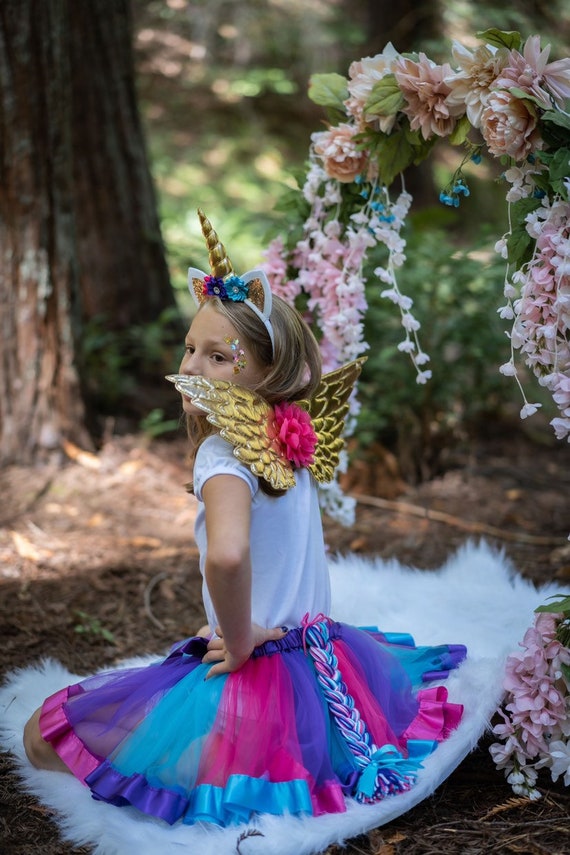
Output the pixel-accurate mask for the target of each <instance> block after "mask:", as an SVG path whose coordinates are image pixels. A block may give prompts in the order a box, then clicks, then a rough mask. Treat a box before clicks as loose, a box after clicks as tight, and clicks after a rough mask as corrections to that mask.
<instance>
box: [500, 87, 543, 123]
mask: <svg viewBox="0 0 570 855" xmlns="http://www.w3.org/2000/svg"><path fill="white" fill-rule="evenodd" d="M509 92H510V93H511V95H514V96H515V98H520V100H521V101H528V102H530V103H531V104H533V105H536V106H537V107H540V109H541V110H544V101H540V100H539V99H538V98H535V96H534V95H529V94H528V92H525V90H524V89H519V87H518V86H509ZM527 109H528V110H530V106H528V107H527ZM531 112H532V114H533V115H534V116H536V110H534V109H533V110H532V111H531Z"/></svg>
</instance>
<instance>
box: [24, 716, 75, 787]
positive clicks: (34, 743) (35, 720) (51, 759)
mask: <svg viewBox="0 0 570 855" xmlns="http://www.w3.org/2000/svg"><path fill="white" fill-rule="evenodd" d="M40 713H41V708H40V709H37V710H36V711H35V713H34V714H33V716H32V717H31V718H30V720H29V721H28V722H27V723H26V726H25V728H24V748H25V751H26V754H27V755H28V760H29V761H30V763H31V764H32V766H35V767H36V769H49V771H50V772H69V769H68V768H67V766H66V765H65V763H64V762H63V760H62V759H61V758H60V757H59V756H58V755H57V754H56V753H55V751H54V749H53V748H52V747H51V745H50V744H49V742H46V741H45V739H44V738H43V737H42V735H41V733H40V723H39V722H40Z"/></svg>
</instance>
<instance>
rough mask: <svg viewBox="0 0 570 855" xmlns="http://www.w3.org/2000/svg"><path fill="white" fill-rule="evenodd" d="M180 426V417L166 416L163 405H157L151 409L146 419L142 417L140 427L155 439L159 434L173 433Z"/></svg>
mask: <svg viewBox="0 0 570 855" xmlns="http://www.w3.org/2000/svg"><path fill="white" fill-rule="evenodd" d="M179 427H180V420H179V419H168V418H165V415H164V410H163V409H162V407H156V408H155V409H154V410H151V411H150V413H148V414H147V415H146V416H145V417H144V419H141V423H140V428H141V430H142V432H143V433H144V434H146V436H148V437H150V438H151V439H155V438H156V437H157V436H163V435H164V434H165V433H172V432H173V431H176V430H178V428H179Z"/></svg>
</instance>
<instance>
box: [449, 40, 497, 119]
mask: <svg viewBox="0 0 570 855" xmlns="http://www.w3.org/2000/svg"><path fill="white" fill-rule="evenodd" d="M451 52H452V55H453V59H454V60H455V62H456V64H457V65H458V66H459V69H460V70H459V71H458V72H452V74H450V75H449V77H446V78H445V82H446V83H447V84H448V86H449V87H450V89H451V92H450V94H449V95H448V96H447V103H448V104H449V105H452V106H454V107H456V106H461V105H463V106H464V108H465V111H466V113H467V118H468V119H469V121H470V123H471V124H472V125H473V127H474V128H479V127H480V126H481V113H482V112H483V108H484V107H485V105H486V103H487V99H488V97H489V93H490V91H491V86H492V85H493V84H494V81H495V80H496V78H497V77H498V76H499V74H500V73H501V71H502V70H503V68H504V67H505V65H506V64H507V60H508V56H509V52H508V51H507V49H506V48H499V49H496V48H494V47H492V46H491V45H481V46H480V47H478V48H476V49H475V50H473V51H471V50H469V49H468V48H466V47H464V46H463V45H461V44H459V42H453V46H452V50H451Z"/></svg>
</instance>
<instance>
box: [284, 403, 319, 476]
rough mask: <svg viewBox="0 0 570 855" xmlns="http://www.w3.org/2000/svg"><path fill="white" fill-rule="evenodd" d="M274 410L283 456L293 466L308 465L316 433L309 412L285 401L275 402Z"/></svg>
mask: <svg viewBox="0 0 570 855" xmlns="http://www.w3.org/2000/svg"><path fill="white" fill-rule="evenodd" d="M274 411H275V423H276V425H277V438H278V439H279V441H280V443H281V446H282V449H283V453H284V455H285V457H286V458H287V460H290V461H291V462H292V463H294V464H295V466H298V467H303V466H310V465H311V463H312V462H313V460H314V455H315V448H316V446H317V435H316V433H315V431H314V429H313V425H312V422H311V417H310V415H309V413H308V412H307V411H306V410H303V408H302V407H299V406H298V405H297V404H290V403H287V402H286V401H284V402H283V403H282V404H276V406H275V408H274Z"/></svg>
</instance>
